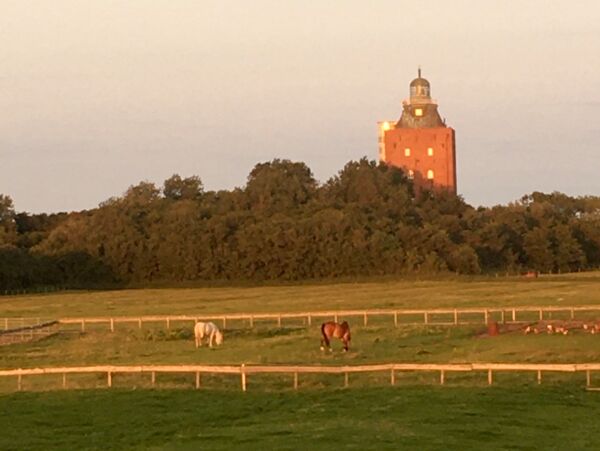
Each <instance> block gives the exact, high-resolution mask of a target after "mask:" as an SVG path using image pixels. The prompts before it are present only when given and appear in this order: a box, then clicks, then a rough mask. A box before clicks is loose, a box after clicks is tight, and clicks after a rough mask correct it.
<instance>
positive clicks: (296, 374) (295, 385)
mask: <svg viewBox="0 0 600 451" xmlns="http://www.w3.org/2000/svg"><path fill="white" fill-rule="evenodd" d="M294 390H298V372H297V371H296V372H295V373H294Z"/></svg>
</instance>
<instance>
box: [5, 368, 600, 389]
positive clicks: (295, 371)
mask: <svg viewBox="0 0 600 451" xmlns="http://www.w3.org/2000/svg"><path fill="white" fill-rule="evenodd" d="M403 371H404V372H407V371H410V372H423V371H425V372H432V371H433V372H439V382H440V384H441V385H444V383H445V377H446V373H452V372H476V371H479V372H487V381H488V384H489V385H492V383H493V380H494V379H493V375H494V372H496V373H497V372H535V373H536V374H537V382H538V384H541V382H542V372H562V373H564V372H566V373H576V372H584V373H585V375H586V387H590V386H591V372H592V371H600V363H558V364H554V363H464V364H433V363H385V364H376V365H353V366H348V365H345V366H314V365H312V366H311V365H270V366H269V365H248V366H246V365H243V364H242V365H221V366H218V365H137V366H136V365H134V366H132V365H127V366H118V365H117V366H115V365H101V366H83V367H56V368H30V369H21V368H19V369H11V370H0V377H10V376H13V377H16V378H17V386H16V388H17V390H19V391H20V390H22V389H23V377H24V376H36V375H48V374H58V375H62V386H63V388H67V374H90V373H100V374H106V385H107V387H112V385H113V376H114V375H116V374H128V373H129V374H130V373H138V374H142V373H147V374H150V375H151V381H152V385H153V386H154V385H155V383H156V374H157V373H188V374H195V375H196V388H197V389H198V388H200V380H201V379H200V375H201V374H233V375H239V376H240V385H241V389H242V390H243V391H246V390H247V388H248V381H249V376H250V375H252V374H289V375H290V376H291V377H292V381H293V388H294V389H298V381H299V377H298V375H299V374H307V373H312V374H343V375H344V386H345V387H347V386H348V385H349V374H352V373H372V372H388V373H389V375H390V384H391V385H395V383H396V375H397V373H398V372H403Z"/></svg>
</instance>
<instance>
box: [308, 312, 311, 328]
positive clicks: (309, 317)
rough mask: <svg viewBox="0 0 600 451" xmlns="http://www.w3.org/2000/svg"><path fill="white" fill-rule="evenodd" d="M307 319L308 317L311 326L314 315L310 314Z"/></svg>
mask: <svg viewBox="0 0 600 451" xmlns="http://www.w3.org/2000/svg"><path fill="white" fill-rule="evenodd" d="M307 319H308V326H309V327H310V326H311V325H312V315H311V314H310V313H309V314H308V317H307Z"/></svg>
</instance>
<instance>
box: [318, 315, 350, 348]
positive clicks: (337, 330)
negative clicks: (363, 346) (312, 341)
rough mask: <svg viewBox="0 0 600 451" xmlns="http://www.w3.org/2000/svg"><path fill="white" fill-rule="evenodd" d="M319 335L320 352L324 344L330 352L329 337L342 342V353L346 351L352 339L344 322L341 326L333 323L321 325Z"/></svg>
mask: <svg viewBox="0 0 600 451" xmlns="http://www.w3.org/2000/svg"><path fill="white" fill-rule="evenodd" d="M321 334H322V335H323V338H321V351H324V350H325V347H324V346H323V344H326V345H327V347H328V348H329V351H331V344H330V342H329V340H330V339H331V337H335V338H339V339H340V340H342V341H343V342H344V352H345V351H347V350H348V344H349V343H350V340H351V339H352V337H351V336H350V326H349V325H348V323H347V322H346V321H344V322H343V323H342V324H339V323H336V322H334V321H327V322H326V323H323V324H321Z"/></svg>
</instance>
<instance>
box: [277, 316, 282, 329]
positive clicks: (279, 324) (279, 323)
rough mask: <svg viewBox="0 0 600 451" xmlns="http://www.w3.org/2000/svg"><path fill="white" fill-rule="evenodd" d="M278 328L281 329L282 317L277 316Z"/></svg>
mask: <svg viewBox="0 0 600 451" xmlns="http://www.w3.org/2000/svg"><path fill="white" fill-rule="evenodd" d="M277 327H279V328H281V315H277Z"/></svg>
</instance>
